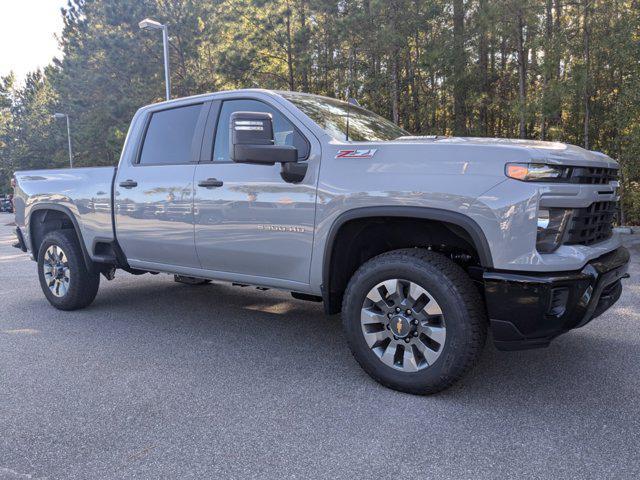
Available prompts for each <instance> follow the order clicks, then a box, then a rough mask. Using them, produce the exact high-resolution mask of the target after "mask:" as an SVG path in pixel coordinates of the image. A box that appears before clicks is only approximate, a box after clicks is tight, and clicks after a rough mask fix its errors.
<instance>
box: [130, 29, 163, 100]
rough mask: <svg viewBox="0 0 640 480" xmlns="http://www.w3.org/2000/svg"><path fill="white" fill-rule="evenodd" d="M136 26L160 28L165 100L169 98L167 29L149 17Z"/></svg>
mask: <svg viewBox="0 0 640 480" xmlns="http://www.w3.org/2000/svg"><path fill="white" fill-rule="evenodd" d="M138 26H139V27H140V28H141V29H142V30H162V47H163V53H164V85H165V92H166V97H167V100H170V99H171V73H170V70H169V29H168V28H167V26H166V25H163V24H162V23H160V22H156V21H155V20H152V19H150V18H145V19H144V20H142V21H141V22H140V23H139V24H138Z"/></svg>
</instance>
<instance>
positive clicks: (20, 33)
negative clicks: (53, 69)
mask: <svg viewBox="0 0 640 480" xmlns="http://www.w3.org/2000/svg"><path fill="white" fill-rule="evenodd" d="M66 4H67V0H0V76H4V75H7V74H8V73H9V72H10V71H13V72H14V73H15V74H16V76H17V78H18V81H19V82H20V83H22V81H23V80H24V77H25V75H26V74H27V73H28V72H31V71H33V70H35V69H37V68H38V67H44V66H45V65H47V64H48V63H49V62H50V61H51V59H52V58H53V57H55V56H59V55H60V51H59V49H58V42H57V40H56V39H55V35H56V34H60V32H61V31H62V16H61V15H60V7H64V6H66Z"/></svg>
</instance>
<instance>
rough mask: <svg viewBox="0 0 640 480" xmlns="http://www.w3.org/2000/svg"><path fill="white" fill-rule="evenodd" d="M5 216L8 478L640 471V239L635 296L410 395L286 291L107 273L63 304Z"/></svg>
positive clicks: (2, 381) (4, 455) (1, 297)
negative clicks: (93, 295) (447, 385)
mask: <svg viewBox="0 0 640 480" xmlns="http://www.w3.org/2000/svg"><path fill="white" fill-rule="evenodd" d="M11 220H12V218H11V216H10V215H7V214H0V478H8V479H14V478H15V479H36V478H49V479H59V478H60V479H98V478H172V479H183V478H197V479H203V478H234V479H235V478H237V479H248V478H299V479H307V478H374V477H375V478H456V479H478V478H536V479H540V478H554V479H557V478H593V479H604V478H611V479H620V478H638V477H639V476H640V453H639V452H640V242H638V243H637V244H635V245H634V246H632V247H631V248H632V251H633V265H632V267H631V272H630V273H631V279H629V280H627V281H626V285H625V292H624V295H623V297H622V299H621V300H620V302H619V303H618V304H616V306H615V307H614V308H613V309H611V310H610V311H609V312H607V313H606V314H605V315H603V316H602V317H600V318H599V319H597V320H595V321H594V322H592V323H591V324H589V325H587V326H586V327H584V328H582V329H580V330H576V331H574V332H571V333H569V334H568V335H565V336H563V337H560V338H558V339H557V340H556V341H555V342H554V343H552V345H551V346H550V347H549V348H548V349H544V350H533V351H524V352H513V353H506V352H498V351H496V350H495V349H494V348H493V347H492V346H491V345H490V344H488V345H487V348H486V349H485V352H484V355H483V357H482V360H481V362H480V365H479V366H478V367H477V368H476V369H475V370H473V371H472V372H471V374H470V375H468V376H467V377H466V378H465V379H464V381H463V382H461V383H460V384H458V385H456V386H455V387H454V388H452V389H450V390H448V391H446V392H443V393H441V394H438V395H435V396H431V397H415V396H410V395H406V394H401V393H397V392H394V391H391V390H387V389H386V388H384V387H382V386H380V385H378V384H377V383H375V382H374V381H372V380H370V379H369V377H368V376H367V375H366V374H365V373H364V372H363V371H361V370H360V368H359V367H358V365H357V364H356V362H355V361H354V360H353V359H352V357H351V354H350V353H349V351H348V349H347V347H346V344H345V342H344V340H343V338H342V335H341V330H340V322H339V318H338V317H325V316H324V315H323V312H322V308H321V306H320V305H319V304H314V303H307V302H302V301H297V300H293V299H292V298H291V297H290V296H289V295H288V294H286V293H283V292H275V291H268V292H260V291H257V290H255V289H250V288H239V287H232V286H229V285H225V284H214V285H208V286H198V287H190V286H186V285H181V284H176V283H174V282H173V279H172V277H169V276H167V275H156V276H152V275H144V276H139V277H134V276H132V275H128V274H125V273H121V272H118V274H117V276H116V279H115V280H114V281H112V282H107V281H106V280H104V279H103V281H102V284H101V289H100V292H99V293H98V297H97V299H96V301H95V302H94V303H93V304H92V305H91V306H90V307H89V308H87V309H86V310H83V311H78V312H60V311H57V310H55V309H53V308H52V307H50V306H49V304H48V303H47V302H46V300H45V298H44V296H43V295H42V293H41V292H40V289H39V286H38V281H37V277H36V271H35V264H34V263H33V262H31V261H30V260H29V259H28V258H27V256H26V254H22V253H21V252H20V251H19V250H16V249H13V248H11V246H10V245H11V243H13V241H14V240H13V235H12V229H11V227H9V226H6V224H7V223H9V222H10V221H11Z"/></svg>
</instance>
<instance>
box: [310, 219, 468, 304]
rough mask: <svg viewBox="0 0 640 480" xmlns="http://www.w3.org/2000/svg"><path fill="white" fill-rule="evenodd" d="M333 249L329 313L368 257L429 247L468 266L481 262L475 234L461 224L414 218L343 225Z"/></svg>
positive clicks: (327, 288) (327, 274)
mask: <svg viewBox="0 0 640 480" xmlns="http://www.w3.org/2000/svg"><path fill="white" fill-rule="evenodd" d="M331 238H333V242H332V245H331V247H330V250H329V255H330V258H329V263H328V270H325V274H324V275H325V277H324V280H323V283H324V285H323V290H324V297H325V309H326V310H327V312H328V313H338V312H339V311H340V310H341V305H342V296H343V294H344V291H345V289H346V287H347V283H348V282H349V279H350V278H351V277H352V276H353V274H354V273H355V271H356V270H357V269H358V268H359V267H360V265H362V264H363V263H365V262H366V261H367V260H369V259H371V258H373V257H375V256H377V255H380V254H382V253H385V252H388V251H391V250H397V249H400V248H429V249H431V250H434V251H440V252H443V253H445V254H447V255H449V256H450V257H451V258H452V259H453V260H454V261H457V262H459V263H462V264H464V265H465V266H470V265H480V263H481V262H480V255H479V253H478V249H477V248H476V246H475V243H474V241H473V239H472V238H471V236H470V235H469V234H468V233H467V231H466V230H465V229H463V228H462V227H459V226H458V225H455V224H452V223H448V222H443V221H437V220H429V219H421V218H411V217H395V216H394V217H384V216H381V217H367V218H358V219H354V220H350V221H347V222H345V223H344V224H342V225H341V226H340V228H339V230H338V231H337V233H336V234H335V235H334V236H333V237H331Z"/></svg>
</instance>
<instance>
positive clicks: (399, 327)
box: [396, 319, 402, 334]
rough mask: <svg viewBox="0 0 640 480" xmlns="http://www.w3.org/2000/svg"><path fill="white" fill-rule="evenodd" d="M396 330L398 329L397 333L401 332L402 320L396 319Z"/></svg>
mask: <svg viewBox="0 0 640 480" xmlns="http://www.w3.org/2000/svg"><path fill="white" fill-rule="evenodd" d="M396 330H398V334H400V333H402V320H401V319H398V323H396Z"/></svg>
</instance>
